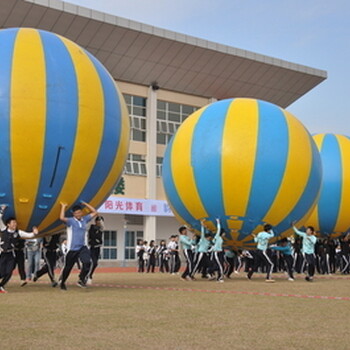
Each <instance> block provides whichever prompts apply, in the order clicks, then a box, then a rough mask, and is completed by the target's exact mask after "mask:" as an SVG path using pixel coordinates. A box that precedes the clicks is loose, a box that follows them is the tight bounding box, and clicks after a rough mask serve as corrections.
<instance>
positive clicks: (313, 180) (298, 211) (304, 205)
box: [274, 138, 322, 234]
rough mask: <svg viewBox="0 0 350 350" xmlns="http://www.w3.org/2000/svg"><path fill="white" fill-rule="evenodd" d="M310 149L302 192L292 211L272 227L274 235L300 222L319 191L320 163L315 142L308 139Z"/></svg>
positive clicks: (320, 179)
mask: <svg viewBox="0 0 350 350" xmlns="http://www.w3.org/2000/svg"><path fill="white" fill-rule="evenodd" d="M310 142H311V147H312V165H311V172H310V175H309V179H308V182H307V185H306V186H305V189H304V192H303V194H302V195H301V197H300V199H299V201H298V203H297V204H296V205H295V207H294V208H293V210H292V211H291V212H290V213H289V214H288V215H287V216H286V218H285V219H283V220H282V221H281V222H280V224H278V225H277V226H276V227H274V232H275V233H276V234H281V233H283V232H284V231H286V230H287V229H289V228H290V226H291V223H292V222H293V221H295V220H300V219H301V218H303V217H304V216H305V214H306V213H307V212H308V211H309V209H310V208H311V206H312V205H313V203H314V201H315V200H316V198H317V195H318V193H319V191H320V186H321V181H322V163H321V158H320V155H319V152H318V149H317V146H316V144H315V142H314V141H313V140H312V139H311V138H310Z"/></svg>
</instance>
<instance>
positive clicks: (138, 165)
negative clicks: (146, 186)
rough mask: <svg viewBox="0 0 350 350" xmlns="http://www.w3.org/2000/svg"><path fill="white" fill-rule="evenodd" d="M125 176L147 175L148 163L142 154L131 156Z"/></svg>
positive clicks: (127, 162) (126, 166)
mask: <svg viewBox="0 0 350 350" xmlns="http://www.w3.org/2000/svg"><path fill="white" fill-rule="evenodd" d="M125 174H129V175H142V176H146V175H147V169H146V161H145V159H144V156H141V155H140V154H129V155H128V159H127V161H126V164H125Z"/></svg>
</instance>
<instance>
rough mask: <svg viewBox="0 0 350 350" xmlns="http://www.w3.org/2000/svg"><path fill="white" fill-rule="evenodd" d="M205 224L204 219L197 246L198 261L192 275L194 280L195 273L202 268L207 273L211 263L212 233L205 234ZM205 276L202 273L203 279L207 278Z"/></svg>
mask: <svg viewBox="0 0 350 350" xmlns="http://www.w3.org/2000/svg"><path fill="white" fill-rule="evenodd" d="M204 222H205V220H204V219H202V220H201V238H200V240H199V242H198V245H197V258H196V261H195V264H194V265H195V266H194V268H193V270H192V274H191V278H192V279H194V275H195V273H196V272H197V271H198V270H199V269H200V268H202V269H203V270H202V271H206V270H207V267H208V265H209V263H208V250H209V247H210V245H211V241H212V236H211V234H210V233H205V230H206V226H205V224H204ZM204 275H205V273H204V274H203V273H202V277H205V276H204Z"/></svg>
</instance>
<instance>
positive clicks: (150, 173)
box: [143, 84, 158, 242]
mask: <svg viewBox="0 0 350 350" xmlns="http://www.w3.org/2000/svg"><path fill="white" fill-rule="evenodd" d="M157 90H158V88H156V87H155V85H154V84H152V85H151V86H150V87H149V88H148V96H147V111H146V113H147V114H146V115H147V116H146V127H147V135H146V144H147V157H146V167H147V182H146V198H147V199H157V173H156V164H157ZM144 219H145V220H144V234H143V237H144V239H145V240H146V241H148V242H149V241H151V240H155V239H156V223H157V222H156V217H155V216H145V218H144Z"/></svg>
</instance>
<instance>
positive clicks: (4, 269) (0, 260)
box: [0, 252, 15, 287]
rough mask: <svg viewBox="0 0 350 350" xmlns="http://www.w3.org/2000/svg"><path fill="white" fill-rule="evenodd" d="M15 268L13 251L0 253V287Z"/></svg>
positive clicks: (8, 278)
mask: <svg viewBox="0 0 350 350" xmlns="http://www.w3.org/2000/svg"><path fill="white" fill-rule="evenodd" d="M14 268H15V255H14V253H13V252H9V253H4V252H2V253H1V254H0V278H1V282H0V287H4V286H5V285H6V283H7V282H8V281H9V280H10V279H11V276H12V272H13V270H14Z"/></svg>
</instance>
